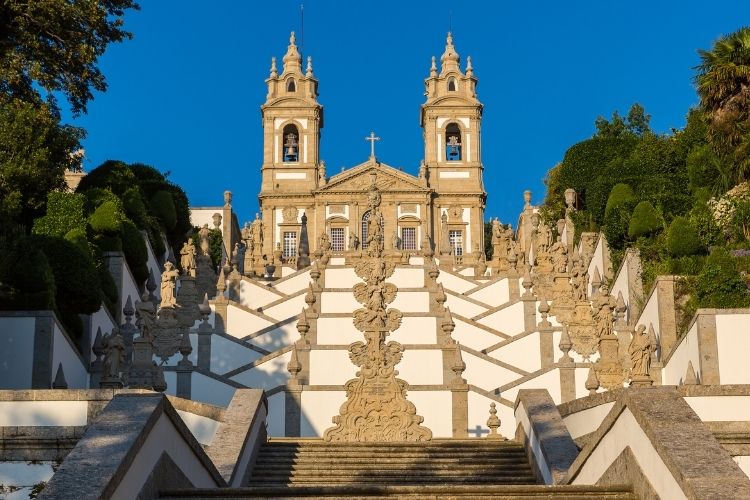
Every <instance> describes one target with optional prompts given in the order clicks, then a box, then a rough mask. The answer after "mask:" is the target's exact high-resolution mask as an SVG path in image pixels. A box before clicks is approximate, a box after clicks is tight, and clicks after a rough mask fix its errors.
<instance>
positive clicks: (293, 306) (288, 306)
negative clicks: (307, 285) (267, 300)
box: [263, 294, 307, 320]
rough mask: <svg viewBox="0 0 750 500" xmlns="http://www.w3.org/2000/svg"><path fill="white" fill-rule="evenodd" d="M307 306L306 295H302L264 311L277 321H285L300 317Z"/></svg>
mask: <svg viewBox="0 0 750 500" xmlns="http://www.w3.org/2000/svg"><path fill="white" fill-rule="evenodd" d="M306 305H307V304H305V294H300V295H296V296H294V297H289V298H288V299H286V300H284V301H282V302H279V303H278V304H276V305H275V306H273V307H269V308H267V309H263V312H264V313H265V314H267V315H268V316H271V317H272V318H275V319H277V320H284V319H287V318H291V317H292V316H296V315H298V314H299V313H300V311H302V308H304V307H305V306H306Z"/></svg>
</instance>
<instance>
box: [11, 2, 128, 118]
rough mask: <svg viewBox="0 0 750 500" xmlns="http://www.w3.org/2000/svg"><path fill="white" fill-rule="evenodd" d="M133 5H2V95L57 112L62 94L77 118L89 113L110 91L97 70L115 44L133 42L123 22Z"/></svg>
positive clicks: (36, 3) (62, 3)
mask: <svg viewBox="0 0 750 500" xmlns="http://www.w3.org/2000/svg"><path fill="white" fill-rule="evenodd" d="M128 9H138V5H137V4H136V3H135V2H134V1H133V0H98V1H96V2H91V1H61V0H33V1H29V0H4V1H3V2H2V3H0V19H2V20H3V22H2V24H3V29H2V30H0V93H2V94H5V95H7V96H12V97H16V98H19V99H22V100H24V101H26V102H29V103H34V104H40V103H41V102H43V100H44V99H43V96H42V95H41V93H40V89H43V90H44V91H45V92H46V94H47V95H46V96H44V97H46V98H47V99H48V100H49V101H50V103H51V104H52V105H53V107H54V100H53V99H51V97H50V96H51V94H52V93H53V92H61V93H62V94H64V95H65V97H66V98H67V100H68V101H69V103H70V106H71V109H72V110H73V112H74V113H76V114H78V113H80V112H84V113H85V112H86V104H87V103H88V102H89V101H90V100H91V99H92V98H93V93H92V92H93V91H94V90H98V91H100V92H101V91H104V90H106V88H107V85H106V81H105V79H104V75H103V74H102V72H101V71H100V70H99V67H98V66H97V63H98V59H99V56H101V55H102V54H103V53H104V51H105V50H106V48H107V46H108V45H109V44H110V43H113V42H120V41H122V40H124V39H129V38H131V34H130V33H128V32H127V31H125V30H123V20H122V17H123V16H124V15H125V12H126V11H127V10H128Z"/></svg>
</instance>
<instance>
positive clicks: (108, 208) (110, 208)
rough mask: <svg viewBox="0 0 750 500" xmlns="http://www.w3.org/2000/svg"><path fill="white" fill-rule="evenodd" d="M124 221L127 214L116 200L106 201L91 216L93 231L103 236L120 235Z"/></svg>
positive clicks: (90, 222) (90, 221)
mask: <svg viewBox="0 0 750 500" xmlns="http://www.w3.org/2000/svg"><path fill="white" fill-rule="evenodd" d="M124 221H125V214H124V213H123V210H122V205H121V204H120V203H117V202H115V201H114V200H107V201H105V202H104V203H102V204H101V205H99V206H98V207H97V209H96V210H94V213H93V214H91V215H90V216H89V224H90V225H91V229H93V230H94V232H96V233H101V234H110V235H112V234H116V233H119V232H120V229H121V228H122V223H123V222H124Z"/></svg>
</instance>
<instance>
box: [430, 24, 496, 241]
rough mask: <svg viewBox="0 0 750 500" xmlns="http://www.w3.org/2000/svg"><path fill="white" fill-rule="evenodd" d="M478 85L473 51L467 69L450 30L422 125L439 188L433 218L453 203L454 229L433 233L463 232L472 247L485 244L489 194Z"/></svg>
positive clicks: (454, 234)
mask: <svg viewBox="0 0 750 500" xmlns="http://www.w3.org/2000/svg"><path fill="white" fill-rule="evenodd" d="M476 87H477V78H476V76H474V67H473V65H472V61H471V57H469V58H467V64H466V71H465V72H464V71H462V70H461V57H460V56H459V55H458V51H457V50H456V47H455V45H454V44H453V34H452V33H450V32H448V35H447V37H446V41H445V50H444V52H443V55H442V56H441V57H440V71H439V72H438V69H437V67H436V64H435V58H434V57H433V58H432V65H431V67H430V72H429V76H428V77H427V79H426V80H425V90H426V92H425V95H426V96H427V100H426V101H425V103H424V104H422V109H421V113H420V122H421V123H420V125H421V126H422V129H423V130H424V164H425V171H426V177H427V185H428V186H429V187H430V188H432V189H433V190H434V191H435V193H437V195H436V198H435V201H434V205H433V214H432V220H433V221H440V220H441V218H442V216H443V215H444V214H446V213H448V212H449V209H450V213H448V215H449V217H447V219H448V228H447V229H445V230H447V231H449V232H450V234H448V235H440V236H437V229H438V228H433V230H434V231H435V232H433V235H434V237H439V238H444V239H445V240H446V241H448V240H449V237H450V238H453V241H458V239H459V238H460V239H461V245H463V246H462V248H461V251H464V250H465V249H468V250H467V251H471V249H473V248H474V246H475V244H476V243H478V244H479V248H483V243H482V239H483V235H484V232H483V220H484V203H485V199H486V197H487V194H486V193H485V192H484V181H483V179H482V174H483V171H484V167H483V166H482V138H481V131H482V103H481V102H479V99H477V93H476ZM451 217H452V219H451ZM451 221H453V222H451ZM451 224H454V225H451ZM442 230H443V228H441V229H440V231H442ZM439 241H442V240H439ZM457 248H458V247H457ZM455 251H456V252H458V251H459V250H457V249H456V250H455Z"/></svg>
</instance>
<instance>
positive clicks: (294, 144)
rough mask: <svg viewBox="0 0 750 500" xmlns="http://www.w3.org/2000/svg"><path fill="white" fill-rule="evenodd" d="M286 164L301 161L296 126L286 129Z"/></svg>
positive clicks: (288, 126)
mask: <svg viewBox="0 0 750 500" xmlns="http://www.w3.org/2000/svg"><path fill="white" fill-rule="evenodd" d="M283 135H284V162H285V163H289V162H297V161H299V132H297V127H295V126H294V125H287V126H286V127H284V133H283Z"/></svg>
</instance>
